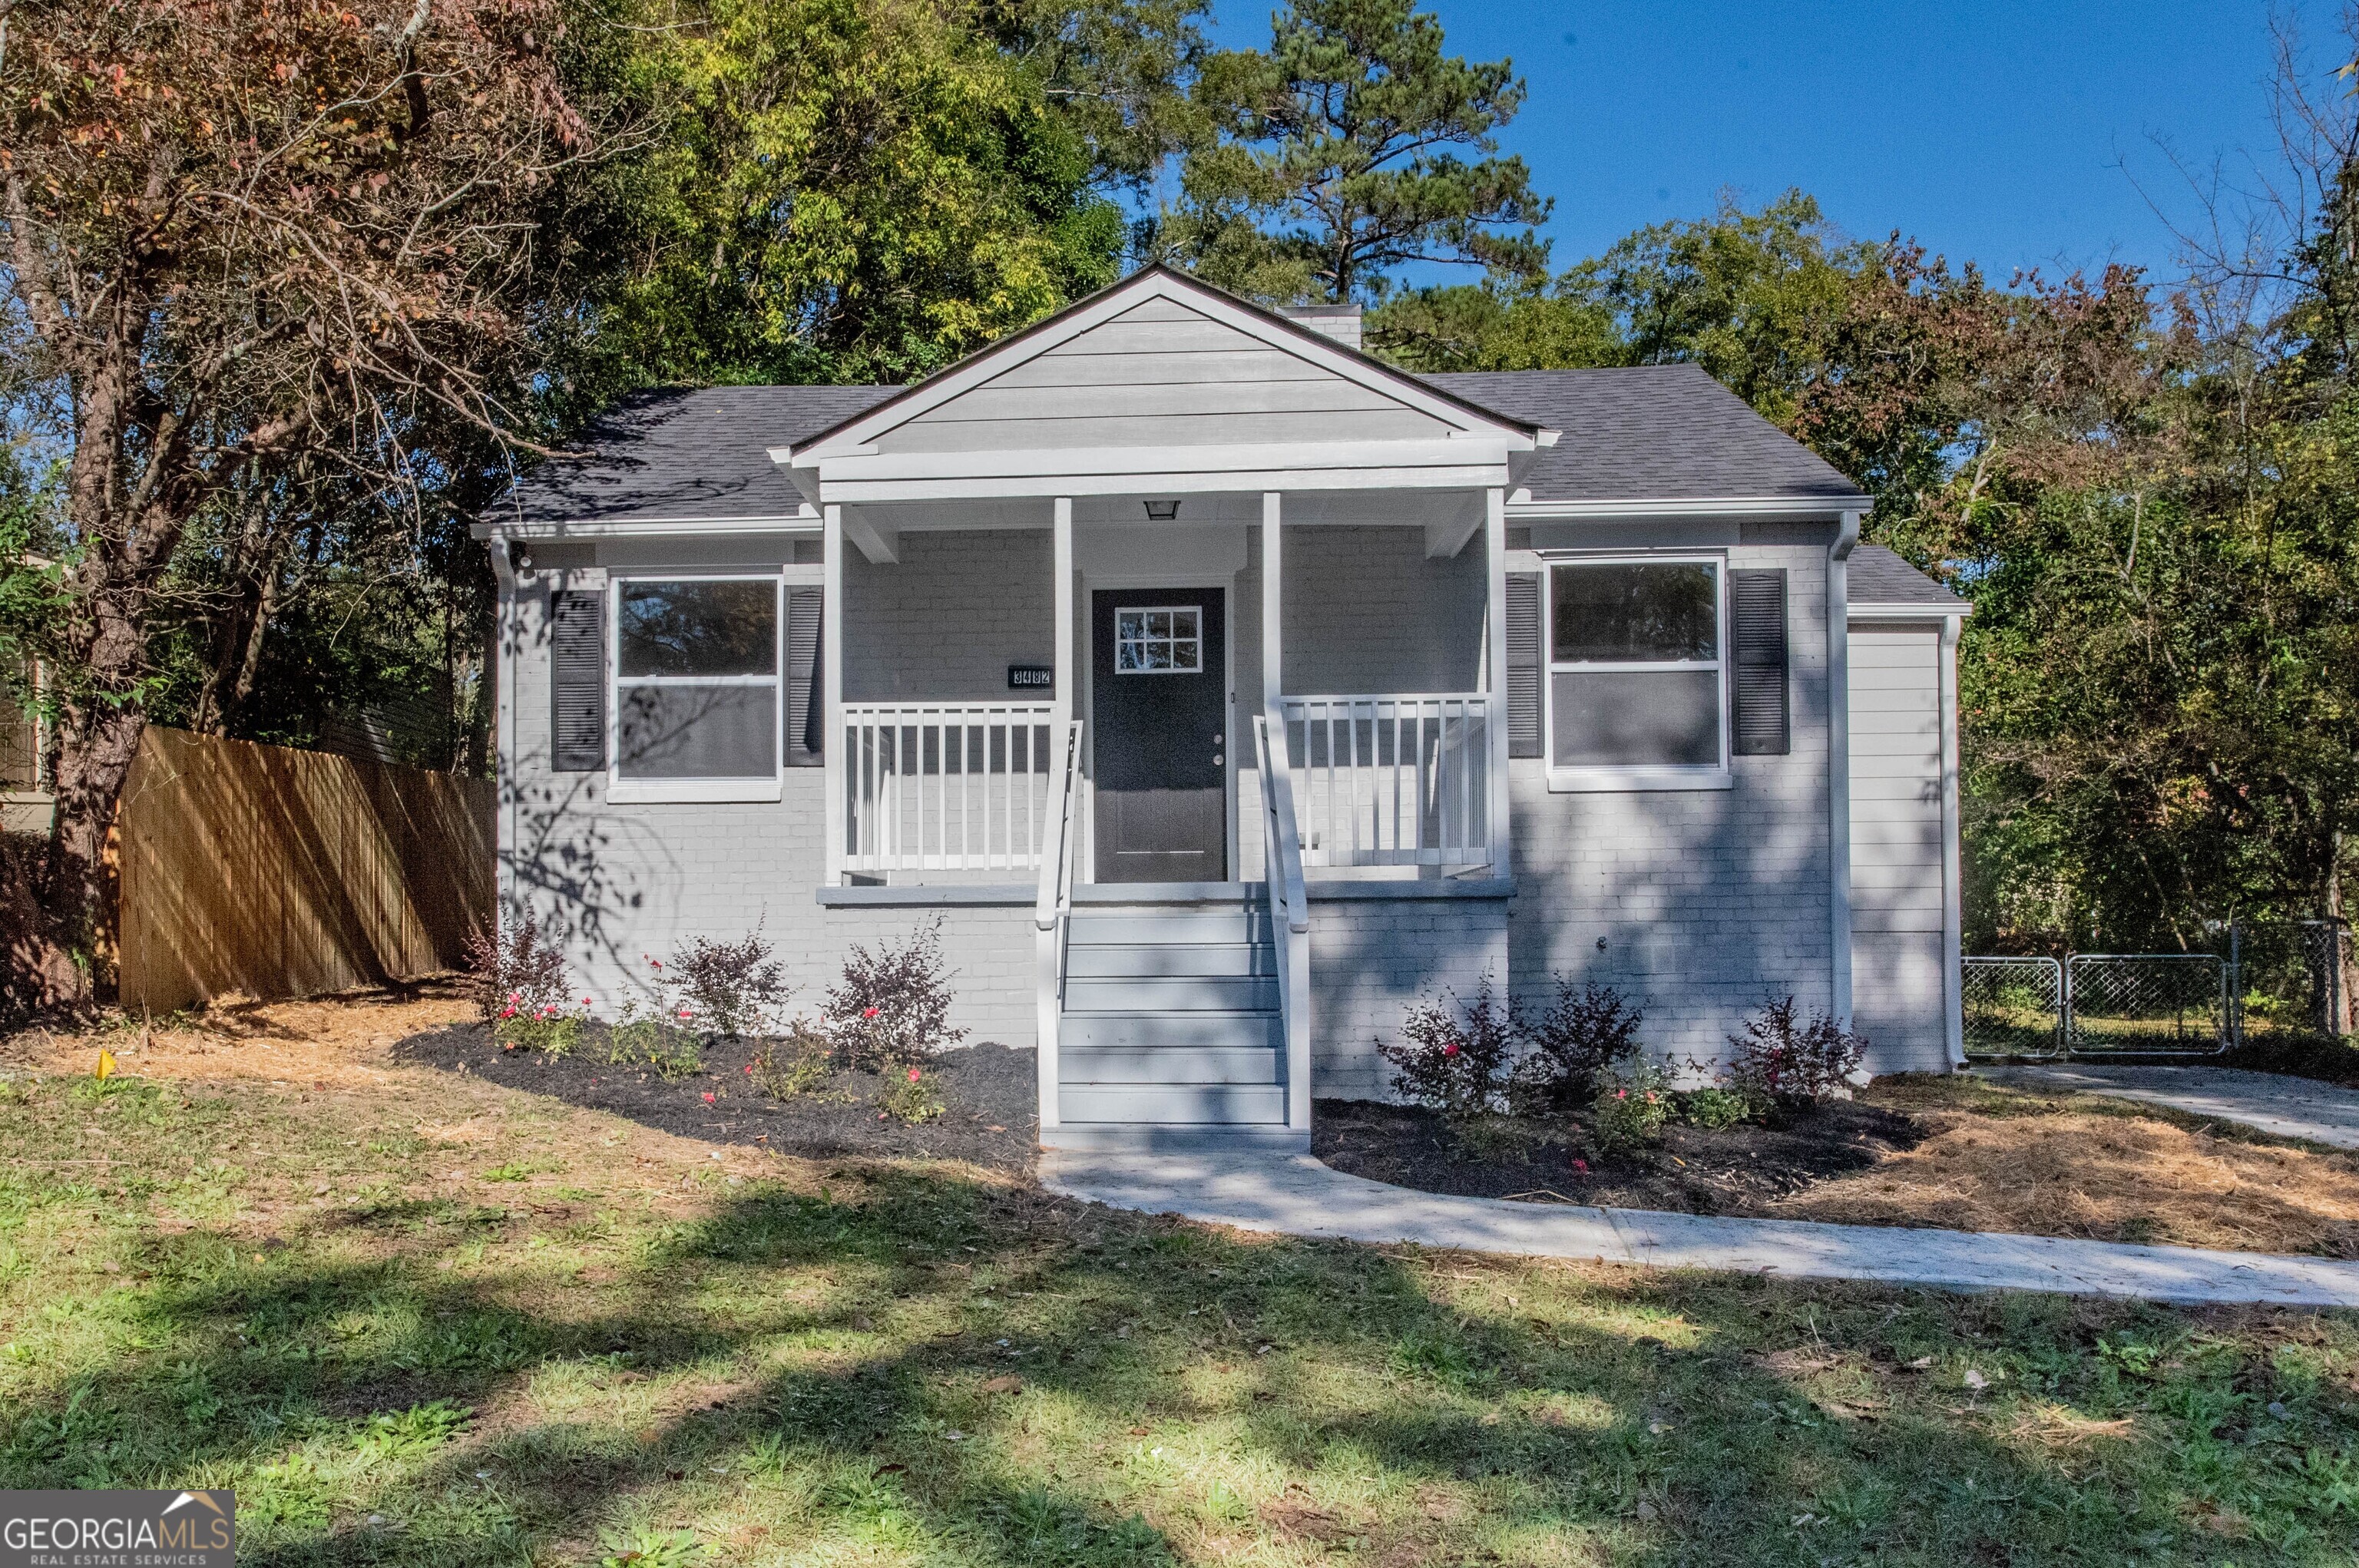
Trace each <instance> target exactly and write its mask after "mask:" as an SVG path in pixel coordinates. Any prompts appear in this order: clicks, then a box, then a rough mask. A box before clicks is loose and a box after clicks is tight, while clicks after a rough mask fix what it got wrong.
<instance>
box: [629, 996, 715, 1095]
mask: <svg viewBox="0 0 2359 1568" xmlns="http://www.w3.org/2000/svg"><path fill="white" fill-rule="evenodd" d="M606 1060H607V1061H608V1062H613V1063H614V1064H615V1065H616V1066H618V1067H644V1068H646V1069H647V1071H649V1072H651V1073H654V1074H655V1075H656V1076H657V1077H658V1078H662V1079H666V1080H670V1079H675V1078H687V1077H691V1076H693V1075H694V1074H696V1073H701V1072H702V1071H703V1069H704V1058H703V1057H702V1055H701V1054H700V1053H699V1051H698V1050H697V1040H696V1036H694V1035H692V1034H690V1032H689V1031H688V1030H686V1029H681V1028H679V1027H678V1026H677V1025H675V1024H673V1023H672V1022H671V1021H669V1019H667V1018H662V1017H661V1016H657V1017H652V1018H649V1017H643V1016H640V1015H639V1014H638V1011H637V1009H636V1007H625V1009H624V1013H623V1021H622V1022H620V1023H618V1024H616V1025H615V1026H614V1032H613V1033H612V1034H611V1035H609V1036H608V1037H607V1040H606Z"/></svg>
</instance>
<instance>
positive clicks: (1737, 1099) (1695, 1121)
mask: <svg viewBox="0 0 2359 1568" xmlns="http://www.w3.org/2000/svg"><path fill="white" fill-rule="evenodd" d="M1677 1098H1678V1101H1679V1107H1680V1120H1682V1121H1684V1122H1686V1123H1687V1124H1688V1126H1690V1127H1701V1128H1703V1129H1704V1130H1705V1131H1706V1132H1717V1131H1719V1130H1720V1129H1721V1128H1723V1127H1735V1126H1737V1125H1739V1124H1740V1123H1744V1122H1749V1121H1751V1120H1753V1119H1754V1118H1755V1117H1756V1116H1759V1115H1760V1114H1761V1105H1760V1103H1759V1102H1758V1101H1756V1099H1754V1097H1753V1096H1752V1095H1750V1094H1745V1093H1744V1092H1743V1091H1741V1090H1737V1089H1725V1088H1722V1087H1720V1086H1719V1085H1717V1084H1714V1085H1712V1086H1710V1087H1707V1088H1702V1089H1690V1090H1688V1091H1687V1092H1686V1093H1685V1094H1680V1095H1679V1096H1677Z"/></svg>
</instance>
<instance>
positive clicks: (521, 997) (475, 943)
mask: <svg viewBox="0 0 2359 1568" xmlns="http://www.w3.org/2000/svg"><path fill="white" fill-rule="evenodd" d="M462 953H463V954H464V956H465V958H466V963H467V996H468V999H469V1000H470V1001H472V1002H473V1003H474V1004H475V1012H476V1015H477V1016H478V1017H480V1018H482V1019H483V1021H484V1023H486V1024H489V1025H491V1026H493V1027H494V1028H497V1027H498V1025H499V1024H500V1023H501V1022H502V1021H503V1020H505V1019H514V1018H530V1017H537V1016H538V1015H540V1014H542V1013H543V1012H547V1013H549V1016H551V1017H554V1016H555V1012H556V1010H557V1009H559V1008H561V1007H564V1006H565V1002H566V998H567V996H568V995H569V994H570V992H571V987H570V986H568V985H566V983H565V955H564V954H563V953H560V952H559V951H558V950H557V944H556V943H555V942H552V941H550V940H549V938H548V937H547V936H546V935H544V934H543V933H542V931H541V929H540V920H539V919H538V917H537V916H533V915H527V916H525V917H524V919H522V920H514V921H509V922H506V923H504V924H503V925H502V926H501V927H500V929H498V930H497V931H489V932H485V931H477V932H475V933H473V935H471V936H469V937H468V938H467V940H466V942H465V943H464V945H463V947H462Z"/></svg>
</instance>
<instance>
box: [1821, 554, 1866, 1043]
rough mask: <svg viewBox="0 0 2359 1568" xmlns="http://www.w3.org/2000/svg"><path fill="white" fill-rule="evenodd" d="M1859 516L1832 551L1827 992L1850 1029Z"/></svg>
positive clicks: (1839, 1017)
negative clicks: (1854, 565) (1854, 567)
mask: <svg viewBox="0 0 2359 1568" xmlns="http://www.w3.org/2000/svg"><path fill="white" fill-rule="evenodd" d="M1859 519H1860V514H1859V513H1857V512H1844V513H1843V514H1842V515H1841V517H1840V520H1839V522H1838V525H1837V527H1836V528H1835V542H1834V543H1833V545H1832V546H1831V547H1830V548H1829V549H1828V550H1827V942H1828V962H1827V989H1828V995H1829V1007H1828V1010H1829V1011H1830V1012H1832V1014H1833V1015H1834V1019H1835V1023H1836V1024H1837V1026H1838V1027H1840V1028H1843V1029H1849V1028H1851V565H1850V562H1851V552H1852V550H1853V549H1854V547H1855V546H1857V545H1858V543H1859Z"/></svg>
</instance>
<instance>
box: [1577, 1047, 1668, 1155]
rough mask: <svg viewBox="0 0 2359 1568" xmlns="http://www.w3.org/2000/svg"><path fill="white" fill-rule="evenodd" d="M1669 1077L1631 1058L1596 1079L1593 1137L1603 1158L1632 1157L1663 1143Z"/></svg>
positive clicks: (1591, 1132) (1655, 1068)
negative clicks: (1624, 1155)
mask: <svg viewBox="0 0 2359 1568" xmlns="http://www.w3.org/2000/svg"><path fill="white" fill-rule="evenodd" d="M1671 1109H1672V1105H1671V1079H1670V1074H1669V1073H1666V1072H1664V1071H1663V1070H1662V1069H1661V1068H1660V1067H1658V1066H1656V1065H1655V1064H1654V1063H1653V1062H1649V1061H1647V1059H1646V1058H1645V1057H1643V1056H1632V1057H1629V1058H1627V1059H1626V1060H1625V1061H1623V1062H1619V1063H1617V1064H1616V1065H1614V1067H1611V1068H1609V1069H1607V1070H1606V1071H1605V1072H1603V1073H1599V1074H1598V1075H1597V1090H1596V1098H1595V1099H1594V1100H1593V1101H1591V1102H1590V1124H1589V1131H1590V1136H1591V1137H1592V1138H1595V1139H1596V1140H1597V1151H1598V1152H1599V1153H1600V1154H1607V1155H1614V1154H1629V1153H1632V1152H1633V1151H1635V1150H1637V1149H1647V1148H1650V1147H1652V1146H1653V1145H1655V1144H1658V1143H1660V1142H1662V1141H1663V1129H1664V1128H1665V1127H1669V1125H1670V1121H1671Z"/></svg>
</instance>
